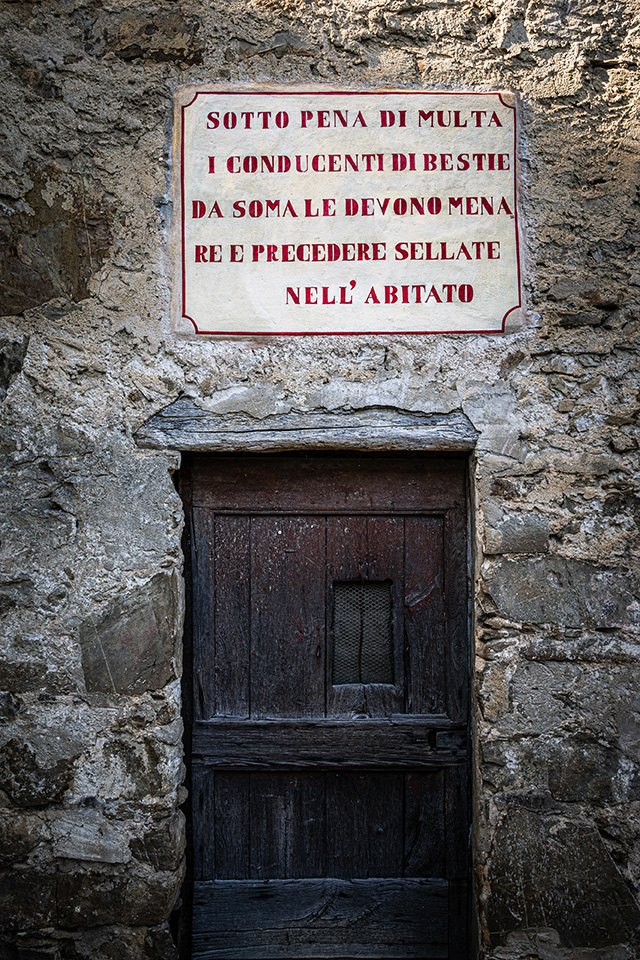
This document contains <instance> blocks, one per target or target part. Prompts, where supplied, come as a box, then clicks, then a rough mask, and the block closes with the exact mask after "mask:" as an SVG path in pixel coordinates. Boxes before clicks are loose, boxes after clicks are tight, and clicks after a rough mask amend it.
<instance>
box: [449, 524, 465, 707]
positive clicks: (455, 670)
mask: <svg viewBox="0 0 640 960" xmlns="http://www.w3.org/2000/svg"><path fill="white" fill-rule="evenodd" d="M445 542H446V553H445V582H446V622H447V631H448V650H449V656H448V663H447V716H449V717H450V718H451V719H452V720H454V721H457V722H464V721H466V719H467V716H468V712H469V703H468V701H469V673H470V661H469V636H468V634H469V609H468V607H469V599H468V589H467V580H468V572H467V520H466V516H465V512H464V511H463V510H461V509H451V510H449V511H448V513H447V519H446V523H445Z"/></svg>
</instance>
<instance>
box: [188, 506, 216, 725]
mask: <svg viewBox="0 0 640 960" xmlns="http://www.w3.org/2000/svg"><path fill="white" fill-rule="evenodd" d="M192 517H193V532H192V547H191V556H192V570H193V594H192V602H193V710H194V719H197V720H199V719H205V718H207V717H212V716H213V715H214V713H215V672H214V671H215V617H214V613H213V598H214V576H215V573H214V542H215V525H216V517H215V515H214V514H213V513H212V512H211V511H210V510H203V509H201V508H198V507H194V508H193V512H192Z"/></svg>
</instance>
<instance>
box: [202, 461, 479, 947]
mask: <svg viewBox="0 0 640 960" xmlns="http://www.w3.org/2000/svg"><path fill="white" fill-rule="evenodd" d="M191 476H192V481H191V487H190V489H189V492H188V494H185V500H186V501H187V502H189V503H191V502H192V503H193V507H192V508H191V513H190V525H191V544H192V555H191V566H192V571H193V578H194V582H193V591H192V596H193V646H194V654H193V690H192V704H193V708H192V716H191V717H190V718H188V720H189V732H190V740H191V744H190V745H191V755H192V764H191V795H192V799H191V803H192V810H193V822H192V873H193V878H194V901H193V942H192V952H191V954H190V956H192V957H194V958H196V957H197V958H200V960H204V958H214V957H215V958H223V957H224V958H236V957H237V958H238V960H251V958H254V960H261V958H265V960H267V958H273V960H277V958H302V957H308V958H309V960H314V958H315V960H319V958H324V957H327V958H329V957H335V958H338V957H340V958H344V960H348V958H352V960H356V958H358V960H364V958H380V960H384V958H388V960H391V958H404V957H407V958H409V957H416V958H418V957H421V958H434V960H435V958H447V960H468V956H469V950H468V921H467V912H468V911H467V904H468V887H467V880H468V873H469V864H468V825H469V804H468V756H467V739H468V729H467V718H468V685H469V662H468V657H469V651H468V591H467V573H466V551H467V539H466V507H465V496H466V495H465V477H464V464H463V461H462V460H459V459H456V458H452V459H445V458H443V459H434V460H430V459H427V458H420V457H411V456H405V457H402V456H398V457H390V458H386V457H375V456H367V455H362V456H357V457H353V456H340V455H331V456H318V457H294V456H291V457H289V456H287V457H280V456H277V457H265V456H260V457H251V456H247V457H235V458H233V457H197V458H194V460H193V463H192V471H191Z"/></svg>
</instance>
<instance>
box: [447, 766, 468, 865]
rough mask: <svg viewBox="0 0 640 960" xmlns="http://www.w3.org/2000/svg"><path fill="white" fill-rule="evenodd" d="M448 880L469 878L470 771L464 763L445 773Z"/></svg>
mask: <svg viewBox="0 0 640 960" xmlns="http://www.w3.org/2000/svg"><path fill="white" fill-rule="evenodd" d="M444 777H445V832H446V844H447V864H446V873H445V874H444V876H445V877H447V879H448V880H464V879H466V877H468V876H469V830H468V824H469V819H470V818H469V771H468V766H467V763H466V762H465V761H464V760H462V761H460V762H459V763H457V764H453V765H452V766H450V767H448V768H447V769H446V770H445V771H444Z"/></svg>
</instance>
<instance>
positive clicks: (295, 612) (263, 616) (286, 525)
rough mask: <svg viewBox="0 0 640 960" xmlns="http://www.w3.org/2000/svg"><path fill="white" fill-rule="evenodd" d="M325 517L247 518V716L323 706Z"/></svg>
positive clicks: (311, 712)
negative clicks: (248, 530) (248, 578)
mask: <svg viewBox="0 0 640 960" xmlns="http://www.w3.org/2000/svg"><path fill="white" fill-rule="evenodd" d="M325 536H326V534H325V522H324V520H323V519H322V518H319V517H278V516H276V517H255V518H254V519H253V520H252V522H251V653H250V660H249V670H250V677H251V679H250V714H251V716H252V717H256V718H260V717H318V716H322V715H323V714H324V709H325V611H324V606H325V584H324V576H323V570H324V559H325Z"/></svg>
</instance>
